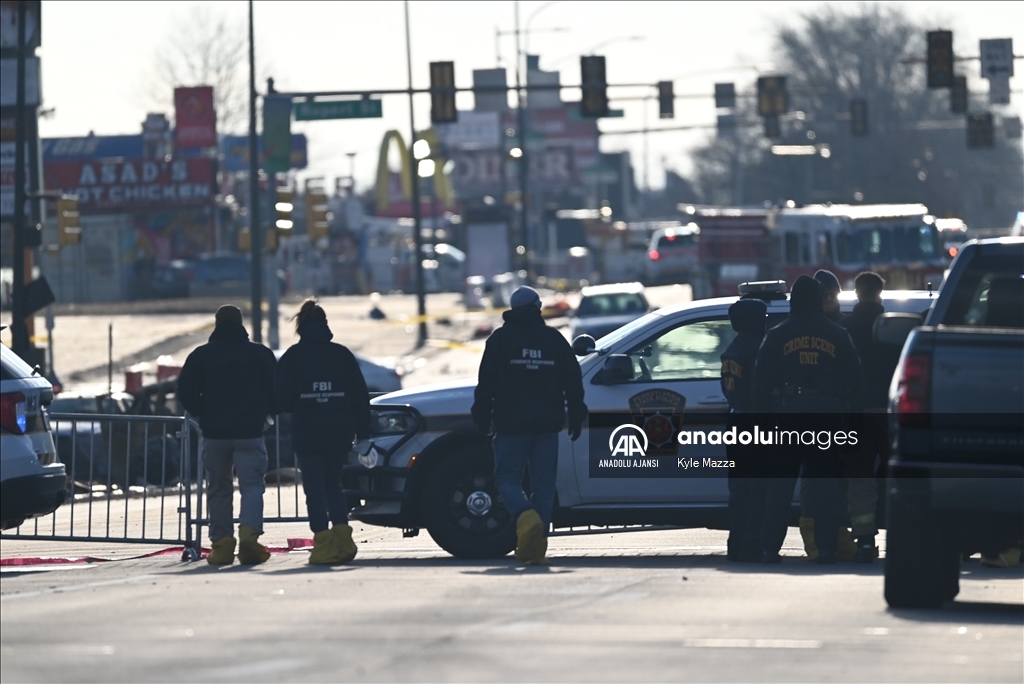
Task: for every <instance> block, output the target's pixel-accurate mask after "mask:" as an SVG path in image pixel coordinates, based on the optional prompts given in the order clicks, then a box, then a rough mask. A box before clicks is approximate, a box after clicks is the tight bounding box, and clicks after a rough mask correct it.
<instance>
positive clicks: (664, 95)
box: [658, 81, 676, 119]
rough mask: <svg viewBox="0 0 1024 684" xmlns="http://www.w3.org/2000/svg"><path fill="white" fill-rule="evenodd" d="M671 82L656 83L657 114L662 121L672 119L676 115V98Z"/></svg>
mask: <svg viewBox="0 0 1024 684" xmlns="http://www.w3.org/2000/svg"><path fill="white" fill-rule="evenodd" d="M674 91H675V88H674V87H673V85H672V81H659V82H658V113H659V114H660V115H661V118H662V119H673V118H675V115H676V96H675V92H674Z"/></svg>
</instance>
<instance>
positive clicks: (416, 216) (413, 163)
mask: <svg viewBox="0 0 1024 684" xmlns="http://www.w3.org/2000/svg"><path fill="white" fill-rule="evenodd" d="M405 54H406V57H407V58H408V59H407V62H408V70H409V128H410V131H411V133H412V135H411V136H410V138H409V168H410V170H411V175H412V221H413V226H412V229H413V243H414V246H415V249H416V254H415V256H414V257H413V263H414V264H415V269H416V308H417V313H418V318H419V323H420V324H419V334H418V335H417V336H416V348H417V349H419V348H421V347H423V346H424V345H426V343H427V295H426V286H425V283H424V281H423V230H422V228H421V226H420V223H421V219H420V214H421V213H422V212H421V211H420V168H419V161H418V160H417V159H416V153H415V152H414V151H413V148H415V147H416V118H415V115H414V112H413V97H414V95H413V86H412V39H411V38H410V35H409V0H405Z"/></svg>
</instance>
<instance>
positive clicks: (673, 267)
mask: <svg viewBox="0 0 1024 684" xmlns="http://www.w3.org/2000/svg"><path fill="white" fill-rule="evenodd" d="M699 240H700V228H699V227H698V226H697V224H696V223H689V224H687V225H685V226H684V225H679V226H678V227H674V228H660V229H658V230H656V231H655V232H654V234H653V235H651V246H650V249H649V250H648V251H647V284H648V285H665V284H669V283H691V284H692V283H693V282H694V280H695V279H696V278H697V276H698V274H699V269H698V250H699V248H700V245H699Z"/></svg>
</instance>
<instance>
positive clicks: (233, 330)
mask: <svg viewBox="0 0 1024 684" xmlns="http://www.w3.org/2000/svg"><path fill="white" fill-rule="evenodd" d="M248 339H249V333H248V332H247V331H246V329H245V326H244V325H242V323H241V321H234V320H219V321H217V325H216V327H215V328H214V329H213V332H212V333H210V342H246V341H248Z"/></svg>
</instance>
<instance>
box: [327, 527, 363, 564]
mask: <svg viewBox="0 0 1024 684" xmlns="http://www.w3.org/2000/svg"><path fill="white" fill-rule="evenodd" d="M331 537H332V538H333V539H334V552H335V554H336V558H337V560H336V561H335V562H337V563H348V562H349V561H351V560H352V559H353V558H355V557H356V553H358V552H359V548H358V547H357V546H356V543H355V542H354V541H352V527H351V526H350V525H335V526H334V527H332V528H331Z"/></svg>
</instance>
